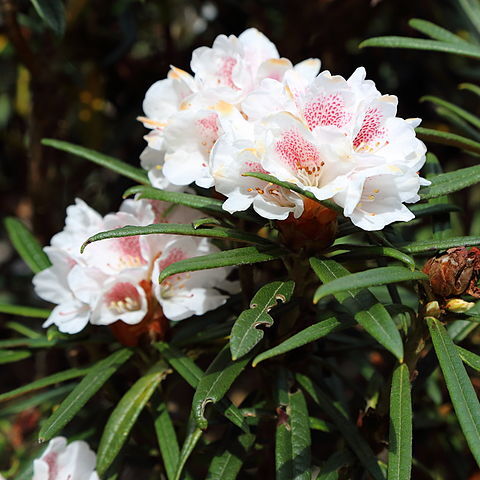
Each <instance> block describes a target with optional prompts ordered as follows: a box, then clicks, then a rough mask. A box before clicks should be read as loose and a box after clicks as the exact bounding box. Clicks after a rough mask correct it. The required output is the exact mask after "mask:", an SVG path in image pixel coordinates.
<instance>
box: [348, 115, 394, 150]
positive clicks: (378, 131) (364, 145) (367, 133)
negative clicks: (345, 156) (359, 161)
mask: <svg viewBox="0 0 480 480" xmlns="http://www.w3.org/2000/svg"><path fill="white" fill-rule="evenodd" d="M382 118H383V115H382V113H381V112H380V110H379V109H378V108H370V109H369V110H367V112H366V113H365V117H364V119H363V122H362V126H361V127H360V130H359V132H358V133H357V136H356V137H355V139H354V140H353V147H354V148H355V150H357V151H358V150H362V151H363V150H367V149H370V148H372V147H373V146H374V145H373V143H374V142H375V143H376V142H381V143H383V141H384V140H385V135H386V129H385V128H384V127H382Z"/></svg>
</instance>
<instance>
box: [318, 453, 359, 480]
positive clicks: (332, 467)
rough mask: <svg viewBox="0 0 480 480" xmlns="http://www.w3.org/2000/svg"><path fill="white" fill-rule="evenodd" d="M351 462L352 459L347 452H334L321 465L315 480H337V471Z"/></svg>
mask: <svg viewBox="0 0 480 480" xmlns="http://www.w3.org/2000/svg"><path fill="white" fill-rule="evenodd" d="M352 460H353V457H352V454H351V453H350V452H349V451H343V452H335V453H334V454H332V456H330V457H329V458H328V460H327V461H326V462H325V463H324V464H323V465H322V468H321V470H320V475H319V476H318V477H317V479H316V480H338V478H339V477H338V470H339V469H340V468H342V467H343V466H345V465H348V464H349V463H351V462H352Z"/></svg>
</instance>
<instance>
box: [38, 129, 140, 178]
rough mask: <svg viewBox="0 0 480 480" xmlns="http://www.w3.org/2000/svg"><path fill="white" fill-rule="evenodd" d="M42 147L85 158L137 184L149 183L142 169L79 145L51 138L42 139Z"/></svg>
mask: <svg viewBox="0 0 480 480" xmlns="http://www.w3.org/2000/svg"><path fill="white" fill-rule="evenodd" d="M42 145H46V146H47V147H53V148H56V149H57V150H62V151H63V152H67V153H71V154H72V155H76V156H77V157H81V158H85V159H86V160H89V161H90V162H93V163H96V164H97V165H100V166H102V167H105V168H108V169H109V170H113V171H114V172H117V173H119V174H120V175H123V176H124V177H127V178H130V179H132V180H134V181H136V182H138V183H144V184H148V183H149V182H148V176H147V172H146V171H145V170H143V169H142V168H137V167H133V166H132V165H129V164H128V163H125V162H122V161H121V160H118V159H117V158H113V157H109V156H108V155H104V154H103V153H100V152H96V151H95V150H90V149H89V148H85V147H81V146H80V145H75V144H73V143H69V142H64V141H62V140H54V139H51V138H44V139H43V140H42Z"/></svg>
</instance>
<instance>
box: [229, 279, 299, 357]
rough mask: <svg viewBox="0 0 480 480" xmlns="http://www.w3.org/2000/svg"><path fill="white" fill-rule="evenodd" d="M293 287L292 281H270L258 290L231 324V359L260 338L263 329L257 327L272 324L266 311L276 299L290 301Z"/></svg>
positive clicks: (245, 350)
mask: <svg viewBox="0 0 480 480" xmlns="http://www.w3.org/2000/svg"><path fill="white" fill-rule="evenodd" d="M294 287H295V283H294V282H292V281H288V282H271V283H268V284H267V285H264V286H263V287H262V288H260V290H258V292H257V293H256V294H255V296H254V297H253V299H252V301H251V302H250V309H249V310H245V311H243V312H242V313H241V314H240V315H239V317H238V318H237V320H236V322H235V324H234V325H233V328H232V334H231V337H230V350H231V352H232V360H236V359H237V358H241V357H243V355H245V354H246V353H248V352H249V351H250V350H251V349H252V348H253V347H255V345H257V343H258V342H260V340H262V338H263V330H259V329H258V327H259V326H260V325H263V326H265V327H271V326H272V325H273V318H272V317H271V316H270V315H269V314H268V312H269V311H270V309H272V308H273V307H274V306H275V305H277V302H278V301H281V302H283V303H286V302H288V301H290V298H291V296H292V294H293V289H294Z"/></svg>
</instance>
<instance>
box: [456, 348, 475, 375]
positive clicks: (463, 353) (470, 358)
mask: <svg viewBox="0 0 480 480" xmlns="http://www.w3.org/2000/svg"><path fill="white" fill-rule="evenodd" d="M457 351H458V354H459V355H460V358H461V359H462V360H463V362H464V363H466V364H467V365H468V366H469V367H471V368H473V369H474V370H476V371H477V372H480V355H477V354H476V353H473V352H470V350H466V349H465V348H462V347H459V346H458V345H457Z"/></svg>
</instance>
